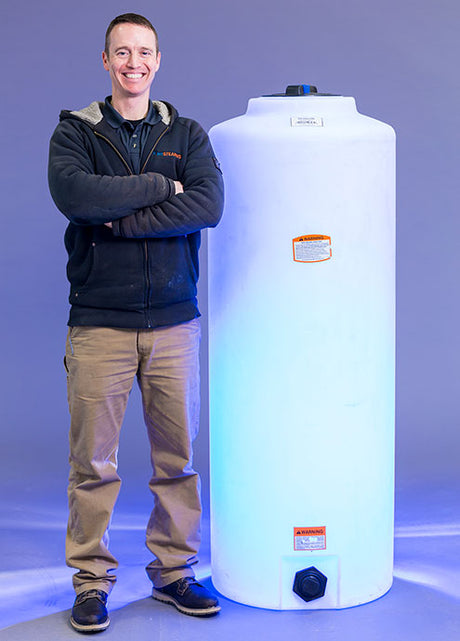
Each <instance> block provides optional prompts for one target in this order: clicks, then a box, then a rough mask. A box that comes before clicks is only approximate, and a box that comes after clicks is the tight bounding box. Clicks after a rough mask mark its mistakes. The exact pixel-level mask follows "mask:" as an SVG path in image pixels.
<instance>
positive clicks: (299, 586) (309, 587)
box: [292, 566, 327, 602]
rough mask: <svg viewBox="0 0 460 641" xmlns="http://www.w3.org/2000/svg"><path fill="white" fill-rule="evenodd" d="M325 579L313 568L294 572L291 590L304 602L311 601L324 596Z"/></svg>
mask: <svg viewBox="0 0 460 641" xmlns="http://www.w3.org/2000/svg"><path fill="white" fill-rule="evenodd" d="M326 583H327V577H325V576H324V574H323V573H322V572H320V571H319V570H317V569H316V568H315V567H313V566H312V567H310V568H306V569H305V570H299V571H298V572H296V575H295V578H294V586H293V588H292V589H293V590H294V592H295V593H296V594H298V595H299V596H300V598H301V599H303V600H304V601H307V602H308V601H313V600H314V599H319V598H320V597H322V596H324V593H325V591H326Z"/></svg>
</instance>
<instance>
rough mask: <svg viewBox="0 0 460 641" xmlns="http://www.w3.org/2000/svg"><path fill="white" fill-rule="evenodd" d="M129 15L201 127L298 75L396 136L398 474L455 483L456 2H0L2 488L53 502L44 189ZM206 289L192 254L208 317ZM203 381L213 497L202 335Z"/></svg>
mask: <svg viewBox="0 0 460 641" xmlns="http://www.w3.org/2000/svg"><path fill="white" fill-rule="evenodd" d="M126 11H135V12H139V13H143V14H145V15H146V16H147V17H148V18H149V19H150V20H151V21H152V22H153V23H154V25H156V27H157V29H158V31H159V35H160V49H161V51H162V54H163V58H162V67H161V69H160V72H159V73H158V75H157V77H156V79H155V82H154V85H153V96H154V97H155V98H164V99H167V100H168V101H170V102H172V103H173V104H174V105H175V106H176V107H177V108H178V110H179V112H180V113H182V114H183V115H187V116H190V117H193V118H196V119H197V120H199V121H200V122H201V123H202V124H203V126H204V127H205V128H206V129H208V128H209V127H210V126H211V125H212V124H214V123H216V122H219V121H221V120H225V119H228V118H231V117H233V116H236V115H239V114H241V113H242V112H244V111H245V109H246V104H247V100H248V99H249V98H250V97H255V96H259V95H262V94H266V93H273V92H277V91H283V89H284V87H285V86H286V85H287V84H294V83H312V84H315V85H317V86H318V87H319V89H320V90H323V91H327V92H331V93H341V94H343V95H351V96H354V97H355V98H356V100H357V105H358V109H359V111H361V112H362V113H364V114H366V115H369V116H373V117H376V118H378V119H380V120H383V121H385V122H388V123H390V124H391V125H393V127H395V129H396V131H397V134H398V325H397V327H398V358H397V363H398V368H397V472H398V476H397V478H398V483H400V484H403V483H405V482H412V481H417V482H418V481H426V480H428V479H430V480H432V481H433V482H438V481H439V482H441V483H444V482H446V481H447V480H448V479H449V478H450V479H452V478H453V477H454V476H458V442H459V436H458V426H459V422H460V421H459V411H458V395H459V392H460V384H459V383H460V380H459V371H460V357H459V349H458V338H457V333H458V328H459V326H460V303H459V294H458V292H459V289H458V274H459V272H460V265H459V255H460V251H459V250H460V242H459V238H460V223H459V217H458V201H459V194H458V184H459V179H458V175H459V174H458V172H459V163H458V158H459V152H458V150H459V147H460V145H459V142H460V141H459V119H458V114H459V107H460V104H459V103H460V101H459V97H460V96H459V94H460V84H459V82H458V61H459V59H460V55H459V54H460V52H459V38H458V24H459V18H460V5H459V4H458V2H457V1H456V0H437V1H436V2H434V0H419V1H418V2H415V0H405V2H403V3H401V2H400V0H385V1H383V0H348V1H347V2H343V0H309V1H308V2H306V1H305V0H284V2H282V3H278V2H277V3H275V2H272V3H267V2H266V0H244V1H243V0H233V1H232V2H221V3H218V2H215V1H214V0H195V2H187V1H186V0H168V1H165V0H158V1H157V2H155V3H153V2H148V1H147V0H138V2H136V3H135V4H132V5H131V4H129V3H126V2H120V1H119V0H110V2H109V1H108V0H100V1H99V2H94V1H93V0H80V2H78V3H74V4H70V3H62V2H60V1H59V2H58V1H57V0H44V1H43V2H40V3H35V4H33V3H30V2H28V1H26V0H16V1H15V2H7V3H5V5H4V7H3V11H2V21H1V31H2V35H1V38H0V46H1V48H2V61H3V65H2V67H3V82H2V85H3V86H2V103H1V104H2V119H1V121H2V147H3V154H2V170H1V172H0V180H1V183H2V188H1V193H2V211H1V217H0V221H1V229H2V233H1V243H2V247H1V253H0V256H1V269H2V271H1V273H2V278H1V300H2V314H1V315H0V323H1V334H0V335H1V337H2V357H1V373H0V376H1V378H0V380H1V388H2V402H1V413H2V414H1V443H0V447H1V450H0V451H1V460H2V464H1V466H0V474H1V476H2V482H3V487H4V488H6V489H8V487H12V486H13V485H14V486H16V487H17V485H18V484H22V485H23V486H24V488H25V490H26V491H29V490H30V491H33V490H35V488H42V490H43V492H48V491H50V490H51V488H53V487H56V488H58V491H59V492H61V491H62V492H64V488H65V477H66V475H67V429H68V413H67V405H66V390H65V375H64V370H63V367H62V356H63V350H64V340H65V333H66V327H65V324H66V321H67V310H68V305H67V282H66V277H65V261H66V255H65V251H64V248H63V240H62V238H63V234H64V230H65V226H66V221H65V219H64V217H63V216H62V215H61V214H60V213H59V212H58V211H57V210H56V208H55V207H54V204H53V203H52V201H51V198H50V196H49V194H48V188H47V181H46V167H47V153H48V141H49V137H50V135H51V133H52V131H53V129H54V127H55V125H56V124H57V119H58V114H59V111H60V109H61V108H70V109H75V108H79V107H83V106H85V105H87V104H88V103H89V102H91V101H92V100H95V99H103V98H104V97H105V96H106V95H107V94H108V93H110V83H109V79H108V75H107V73H106V72H105V71H104V69H103V67H102V63H101V51H102V48H103V38H104V33H105V29H106V26H107V24H108V22H109V21H110V20H111V19H112V18H113V17H114V16H115V15H117V14H119V13H123V12H126ZM205 244H206V243H205ZM206 279H207V275H206V261H205V255H204V254H203V256H202V280H201V286H200V291H201V308H202V311H203V321H204V324H205V323H206ZM205 336H206V332H205ZM203 383H204V385H203V399H204V403H203V416H202V433H201V436H200V437H199V441H198V443H197V447H196V461H197V463H198V467H199V468H200V470H201V472H202V474H203V477H204V481H205V483H204V487H205V498H206V495H207V482H206V481H207V439H206V428H207V408H206V399H207V392H206V384H207V380H206V346H205V342H204V347H203ZM134 395H135V396H137V395H136V394H134ZM137 400H138V399H137V398H133V399H132V402H131V404H130V408H129V411H128V415H127V419H126V422H125V426H124V433H123V437H122V450H121V456H120V464H121V471H122V474H123V476H124V477H125V478H127V479H129V478H131V479H132V482H133V483H136V482H138V481H139V482H141V481H142V482H143V481H144V480H145V481H146V480H147V478H148V477H149V468H148V452H147V439H146V437H145V435H144V429H143V422H142V416H141V412H140V408H139V403H138V402H136V401H137Z"/></svg>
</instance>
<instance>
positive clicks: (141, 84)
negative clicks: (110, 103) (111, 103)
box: [102, 23, 161, 98]
mask: <svg viewBox="0 0 460 641" xmlns="http://www.w3.org/2000/svg"><path fill="white" fill-rule="evenodd" d="M160 58H161V54H160V53H159V52H158V53H157V43H156V38H155V34H154V33H153V31H152V30H151V29H148V28H147V27H142V26H140V25H137V24H130V23H122V24H118V25H116V26H115V27H114V28H113V30H112V32H111V34H110V47H109V55H107V54H106V52H105V51H103V52H102V62H103V64H104V68H105V69H106V70H107V71H108V72H109V73H110V78H111V80H112V95H113V96H114V97H116V98H135V97H137V96H139V97H140V96H143V95H145V94H147V95H148V94H149V91H150V85H151V84H152V82H153V79H154V77H155V74H156V72H157V71H158V68H159V66H160Z"/></svg>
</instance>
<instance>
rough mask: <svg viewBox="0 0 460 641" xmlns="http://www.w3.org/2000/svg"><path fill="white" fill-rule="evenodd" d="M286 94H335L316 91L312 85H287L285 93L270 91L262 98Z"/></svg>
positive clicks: (284, 95) (281, 96)
mask: <svg viewBox="0 0 460 641" xmlns="http://www.w3.org/2000/svg"><path fill="white" fill-rule="evenodd" d="M286 96H289V97H291V96H336V94H333V93H318V89H317V88H316V87H315V86H314V85H288V86H287V87H286V93H271V94H268V95H265V96H263V97H264V98H277V97H280V98H283V97H284V98H285V97H286Z"/></svg>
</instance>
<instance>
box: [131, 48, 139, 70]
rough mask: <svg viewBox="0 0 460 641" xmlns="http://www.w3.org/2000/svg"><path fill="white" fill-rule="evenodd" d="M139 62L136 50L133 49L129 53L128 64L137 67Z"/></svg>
mask: <svg viewBox="0 0 460 641" xmlns="http://www.w3.org/2000/svg"><path fill="white" fill-rule="evenodd" d="M139 63H140V57H139V54H138V53H137V52H136V51H133V52H132V53H130V55H129V58H128V65H129V66H130V67H138V66H139Z"/></svg>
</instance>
